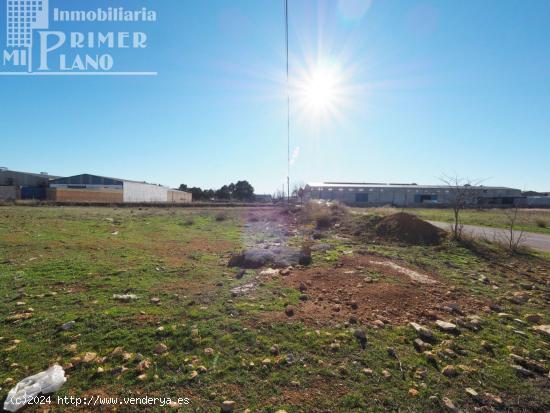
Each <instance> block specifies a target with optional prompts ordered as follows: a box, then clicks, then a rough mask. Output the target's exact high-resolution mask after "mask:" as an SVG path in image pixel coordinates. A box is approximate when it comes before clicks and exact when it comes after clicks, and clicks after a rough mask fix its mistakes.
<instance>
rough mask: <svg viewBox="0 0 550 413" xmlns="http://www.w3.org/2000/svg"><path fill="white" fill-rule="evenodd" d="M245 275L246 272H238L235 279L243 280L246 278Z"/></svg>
mask: <svg viewBox="0 0 550 413" xmlns="http://www.w3.org/2000/svg"><path fill="white" fill-rule="evenodd" d="M262 272H263V271H262ZM245 274H246V270H240V271H237V274H235V279H237V280H240V279H241V278H243V277H244V275H245ZM262 275H265V274H262Z"/></svg>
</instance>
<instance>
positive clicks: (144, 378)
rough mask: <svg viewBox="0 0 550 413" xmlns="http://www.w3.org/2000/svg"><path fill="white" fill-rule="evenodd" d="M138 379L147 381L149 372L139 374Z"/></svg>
mask: <svg viewBox="0 0 550 413" xmlns="http://www.w3.org/2000/svg"><path fill="white" fill-rule="evenodd" d="M137 379H138V380H139V381H145V380H147V374H145V373H143V374H140V375H139V376H137Z"/></svg>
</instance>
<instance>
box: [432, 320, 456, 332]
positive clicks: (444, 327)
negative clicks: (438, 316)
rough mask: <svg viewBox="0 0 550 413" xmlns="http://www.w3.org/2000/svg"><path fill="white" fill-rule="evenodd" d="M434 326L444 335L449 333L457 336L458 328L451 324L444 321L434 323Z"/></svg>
mask: <svg viewBox="0 0 550 413" xmlns="http://www.w3.org/2000/svg"><path fill="white" fill-rule="evenodd" d="M435 325H436V326H437V328H439V329H440V330H441V331H444V332H445V333H451V334H458V333H459V331H458V328H457V327H456V325H455V324H453V323H448V322H446V321H442V320H437V321H436V322H435Z"/></svg>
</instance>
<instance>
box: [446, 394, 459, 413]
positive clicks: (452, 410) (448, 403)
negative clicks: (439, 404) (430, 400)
mask: <svg viewBox="0 0 550 413" xmlns="http://www.w3.org/2000/svg"><path fill="white" fill-rule="evenodd" d="M443 407H445V409H446V410H447V411H448V412H450V413H458V409H457V408H456V406H455V404H454V403H453V401H452V400H451V399H449V398H448V397H443Z"/></svg>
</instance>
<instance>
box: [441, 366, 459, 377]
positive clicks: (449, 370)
mask: <svg viewBox="0 0 550 413" xmlns="http://www.w3.org/2000/svg"><path fill="white" fill-rule="evenodd" d="M441 373H443V375H444V376H445V377H456V376H458V375H459V374H460V373H459V371H458V370H457V369H456V367H455V366H452V365H448V366H445V367H443V370H441Z"/></svg>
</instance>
